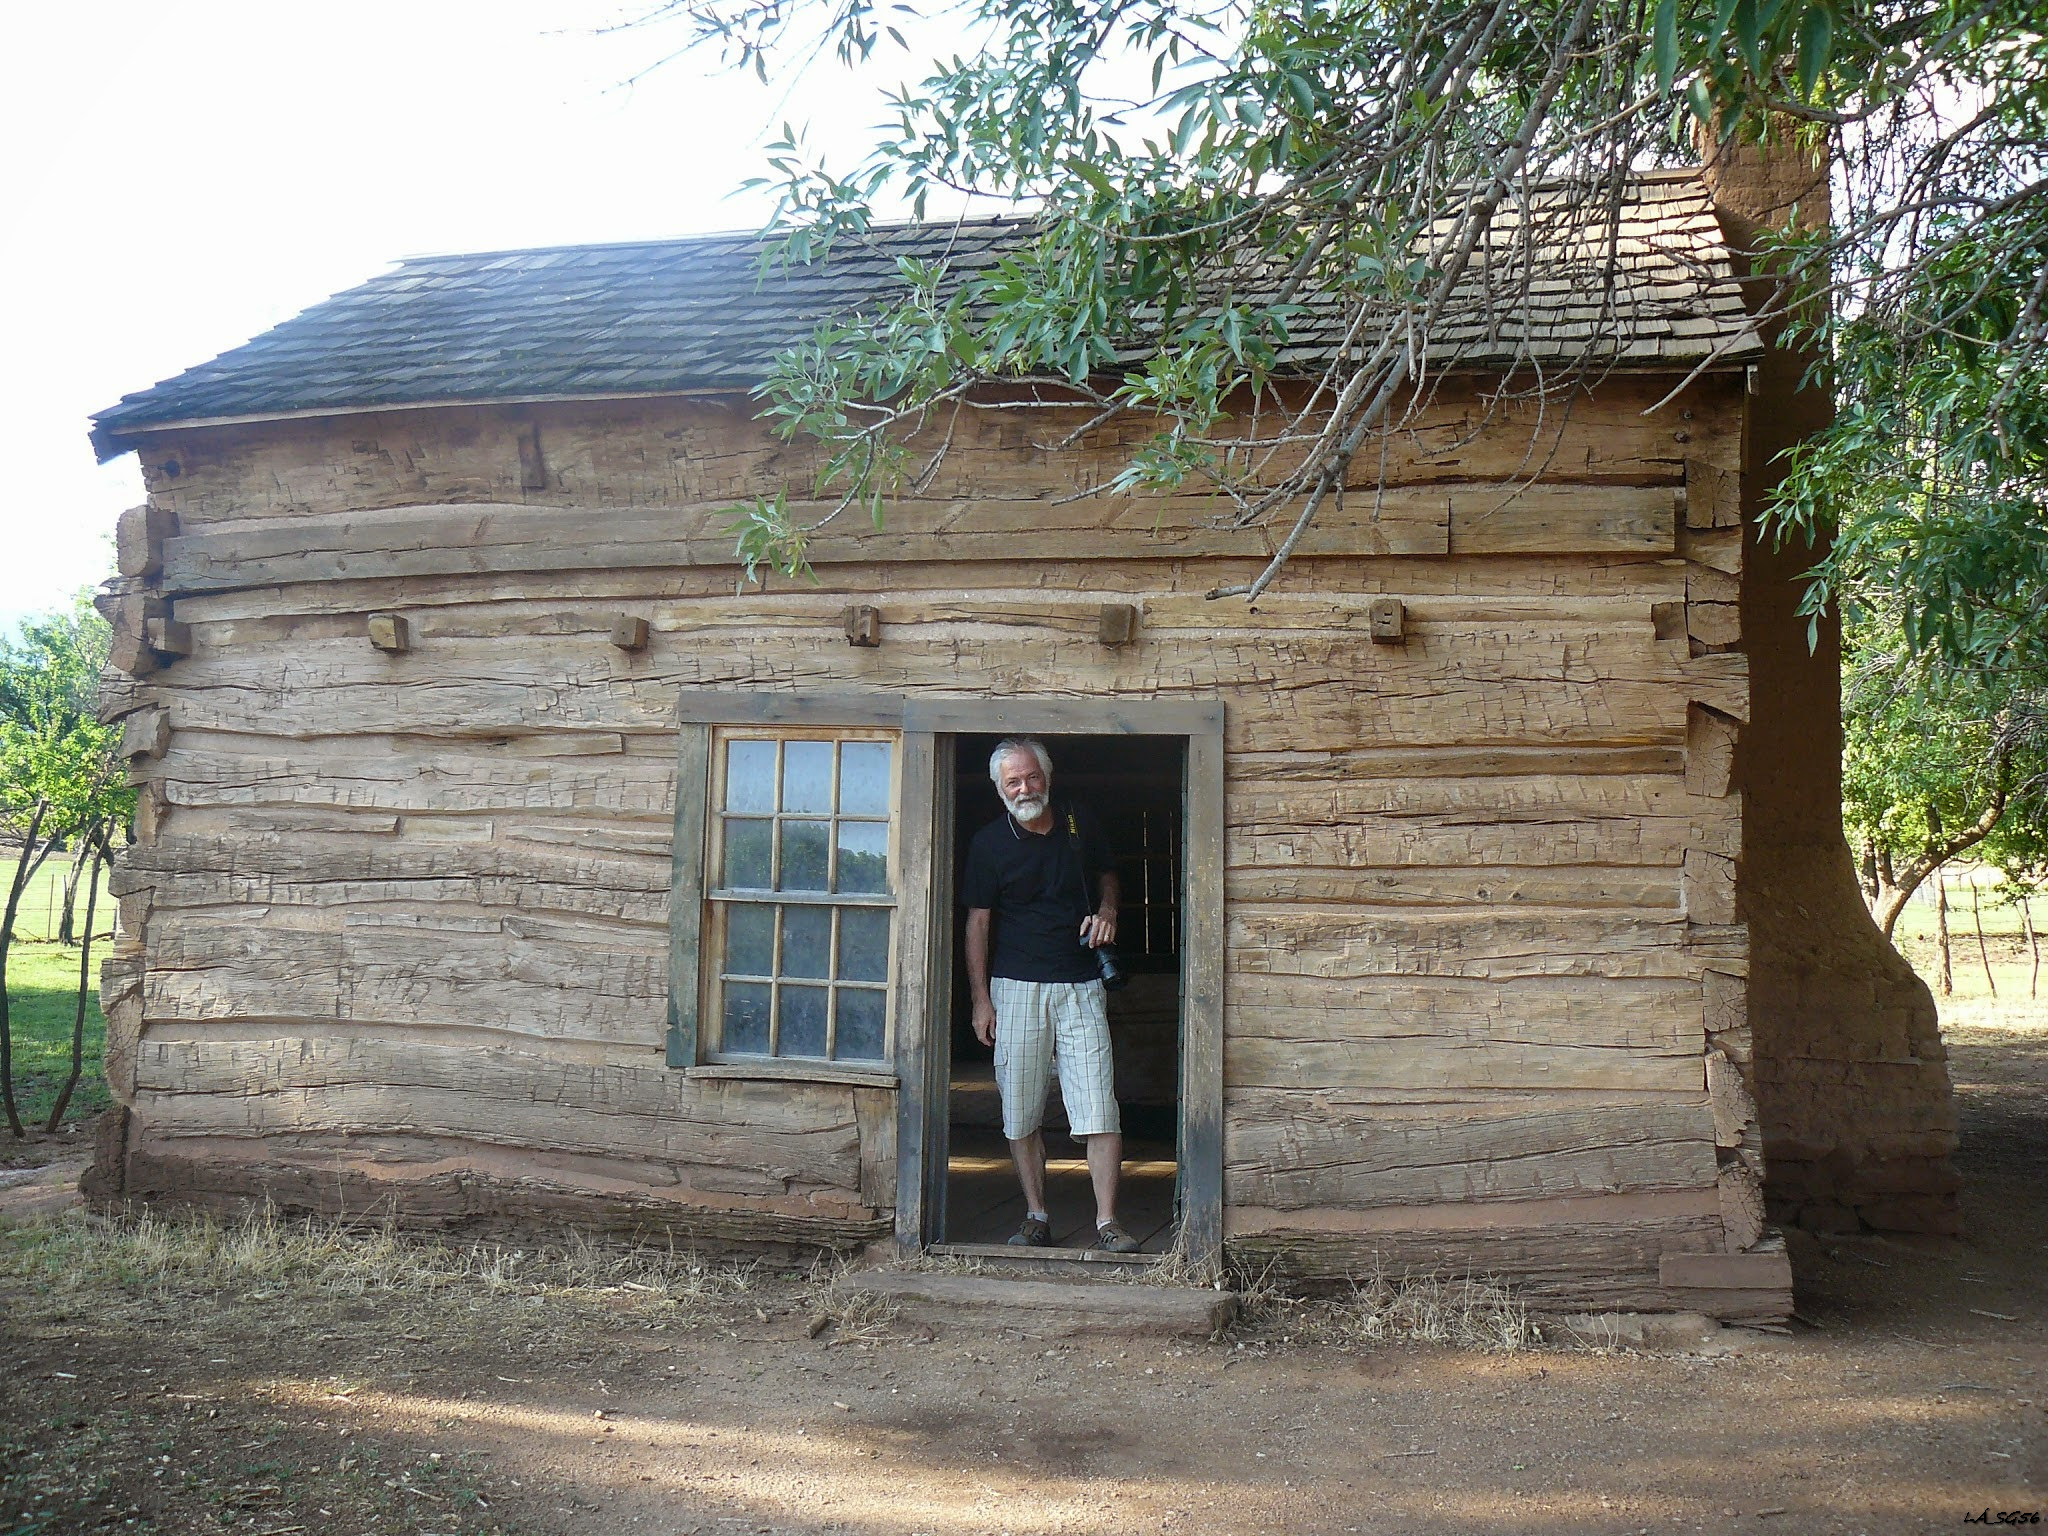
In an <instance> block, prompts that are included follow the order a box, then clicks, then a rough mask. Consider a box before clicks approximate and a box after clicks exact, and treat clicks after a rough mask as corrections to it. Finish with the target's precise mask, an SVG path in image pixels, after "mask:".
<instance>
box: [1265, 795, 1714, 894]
mask: <svg viewBox="0 0 2048 1536" xmlns="http://www.w3.org/2000/svg"><path fill="white" fill-rule="evenodd" d="M1737 809H1738V808H1737V807H1736V806H1734V805H1732V804H1729V803H1726V802H1712V801H1704V802H1703V801H1702V800H1701V799H1700V797H1698V796H1696V795H1694V794H1692V793H1690V792H1689V790H1688V787H1687V785H1686V784H1685V783H1684V782H1682V781H1681V780H1680V779H1679V778H1677V777H1676V776H1675V775H1651V774H1644V775H1642V776H1640V777H1627V776H1615V775H1609V774H1543V773H1523V774H1514V775H1506V774H1502V775H1482V774H1472V775H1469V776H1467V777H1463V778H1439V779H1415V778H1407V777H1402V778H1380V779H1367V778H1363V777H1356V776H1346V777H1344V778H1332V779H1322V778H1314V779H1311V778H1305V777H1304V778H1289V779H1280V778H1277V777H1275V778H1267V779H1263V780H1255V781H1252V782H1248V783H1243V784H1240V785H1234V786H1232V787H1231V788H1230V791H1229V796H1228V801H1227V812H1226V813H1227V817H1228V824H1229V826H1230V829H1231V849H1230V853H1231V863H1232V866H1233V867H1234V868H1243V867H1266V866H1295V865H1310V866H1315V867H1352V868H1357V869H1362V870H1386V869H1389V868H1400V867H1405V866H1410V865H1416V866H1422V865H1429V866H1439V867H1445V868H1460V867H1463V868H1467V869H1470V868H1472V867H1474V866H1482V865H1500V866H1506V867H1510V868H1520V869H1529V868H1542V867H1546V866H1560V865H1589V866H1603V865H1604V866H1618V867H1622V868H1644V867H1663V868H1674V867H1676V866H1678V865H1680V864H1682V862H1683V860H1684V857H1685V853H1686V850H1688V849H1693V848H1699V849H1705V850H1708V851H1711V852H1716V853H1720V854H1723V855H1726V856H1732V855H1733V854H1735V853H1736V852H1738V851H1739V849H1740V846H1741V824H1740V822H1739V820H1738V818H1737Z"/></svg>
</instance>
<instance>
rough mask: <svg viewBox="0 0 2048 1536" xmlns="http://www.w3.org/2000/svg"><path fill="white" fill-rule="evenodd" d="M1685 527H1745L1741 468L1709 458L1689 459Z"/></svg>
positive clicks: (1686, 470) (1686, 466) (1686, 478)
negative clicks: (1743, 524) (1743, 525)
mask: <svg viewBox="0 0 2048 1536" xmlns="http://www.w3.org/2000/svg"><path fill="white" fill-rule="evenodd" d="M1685 525H1686V527H1688V528H1700V529H1705V528H1739V527H1741V526H1742V477H1741V474H1740V472H1739V470H1738V469H1737V468H1735V467H1731V466H1728V465H1723V464H1717V463H1715V462H1713V461H1712V460H1710V459H1706V458H1700V457H1688V458H1687V459H1686V461H1685Z"/></svg>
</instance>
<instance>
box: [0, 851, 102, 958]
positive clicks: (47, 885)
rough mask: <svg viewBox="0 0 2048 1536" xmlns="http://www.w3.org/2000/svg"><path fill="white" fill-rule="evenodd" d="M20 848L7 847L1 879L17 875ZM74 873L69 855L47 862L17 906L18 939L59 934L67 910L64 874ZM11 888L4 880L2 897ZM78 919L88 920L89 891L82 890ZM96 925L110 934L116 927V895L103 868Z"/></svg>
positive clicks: (94, 916)
mask: <svg viewBox="0 0 2048 1536" xmlns="http://www.w3.org/2000/svg"><path fill="white" fill-rule="evenodd" d="M18 851H19V850H17V849H14V848H8V849H5V850H4V853H5V855H6V857H5V859H4V861H0V882H7V881H11V880H13V878H14V856H15V855H16V853H17V852H18ZM70 873H71V858H70V855H68V854H63V853H53V854H51V855H50V856H49V858H48V859H46V860H44V861H43V867H42V868H41V869H39V870H37V871H36V872H35V875H34V877H33V878H32V879H31V880H30V881H29V883H28V889H27V890H25V891H23V892H22V893H21V905H20V906H19V907H17V908H16V909H15V914H14V937H15V939H16V941H17V942H19V941H21V940H28V941H29V942H31V943H42V942H43V941H44V940H47V939H54V938H56V936H57V920H58V918H59V917H61V916H62V915H63V912H64V877H65V876H66V875H68V874H70ZM6 894H7V888H6V885H5V884H4V883H0V899H4V898H5V896H6ZM78 921H80V922H81V923H82V922H84V921H85V892H84V890H83V889H81V890H80V891H79V893H78ZM92 926H93V928H94V930H95V931H97V932H99V933H101V934H106V933H110V932H112V931H113V927H114V898H113V897H112V896H110V895H109V894H108V893H107V874H106V871H105V870H101V871H100V897H99V905H98V906H97V907H96V908H95V909H94V910H93V914H92Z"/></svg>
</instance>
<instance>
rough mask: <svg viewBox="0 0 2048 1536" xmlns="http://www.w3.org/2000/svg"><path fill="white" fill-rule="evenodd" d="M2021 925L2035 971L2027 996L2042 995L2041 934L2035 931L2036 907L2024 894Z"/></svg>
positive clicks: (2029, 983) (2028, 985) (2028, 986)
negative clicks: (2034, 907)
mask: <svg viewBox="0 0 2048 1536" xmlns="http://www.w3.org/2000/svg"><path fill="white" fill-rule="evenodd" d="M2020 926H2021V927H2022V928H2024V929H2025V930H2026V933H2027V953H2028V954H2029V955H2031V956H2032V957H2033V960H2034V973H2033V975H2031V976H2029V977H2028V978H2027V996H2028V997H2029V998H2038V997H2039V996H2040V995H2041V936H2040V935H2039V934H2038V933H2036V932H2034V909H2033V907H2032V905H2030V904H2029V903H2028V901H2027V898H2026V897H2025V896H2024V895H2022V896H2021V897H2020Z"/></svg>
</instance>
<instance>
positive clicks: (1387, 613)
mask: <svg viewBox="0 0 2048 1536" xmlns="http://www.w3.org/2000/svg"><path fill="white" fill-rule="evenodd" d="M1366 616H1367V619H1368V621H1369V622H1370V624H1371V625H1372V638H1373V641H1374V643H1375V644H1378V645H1399V644H1400V643H1401V642H1402V641H1403V640H1405V639H1407V637H1408V612H1407V610H1406V609H1405V608H1403V607H1402V606H1401V599H1399V598H1398V597H1376V598H1374V599H1373V600H1372V602H1371V603H1370V604H1369V605H1368V606H1367V608H1366Z"/></svg>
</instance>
